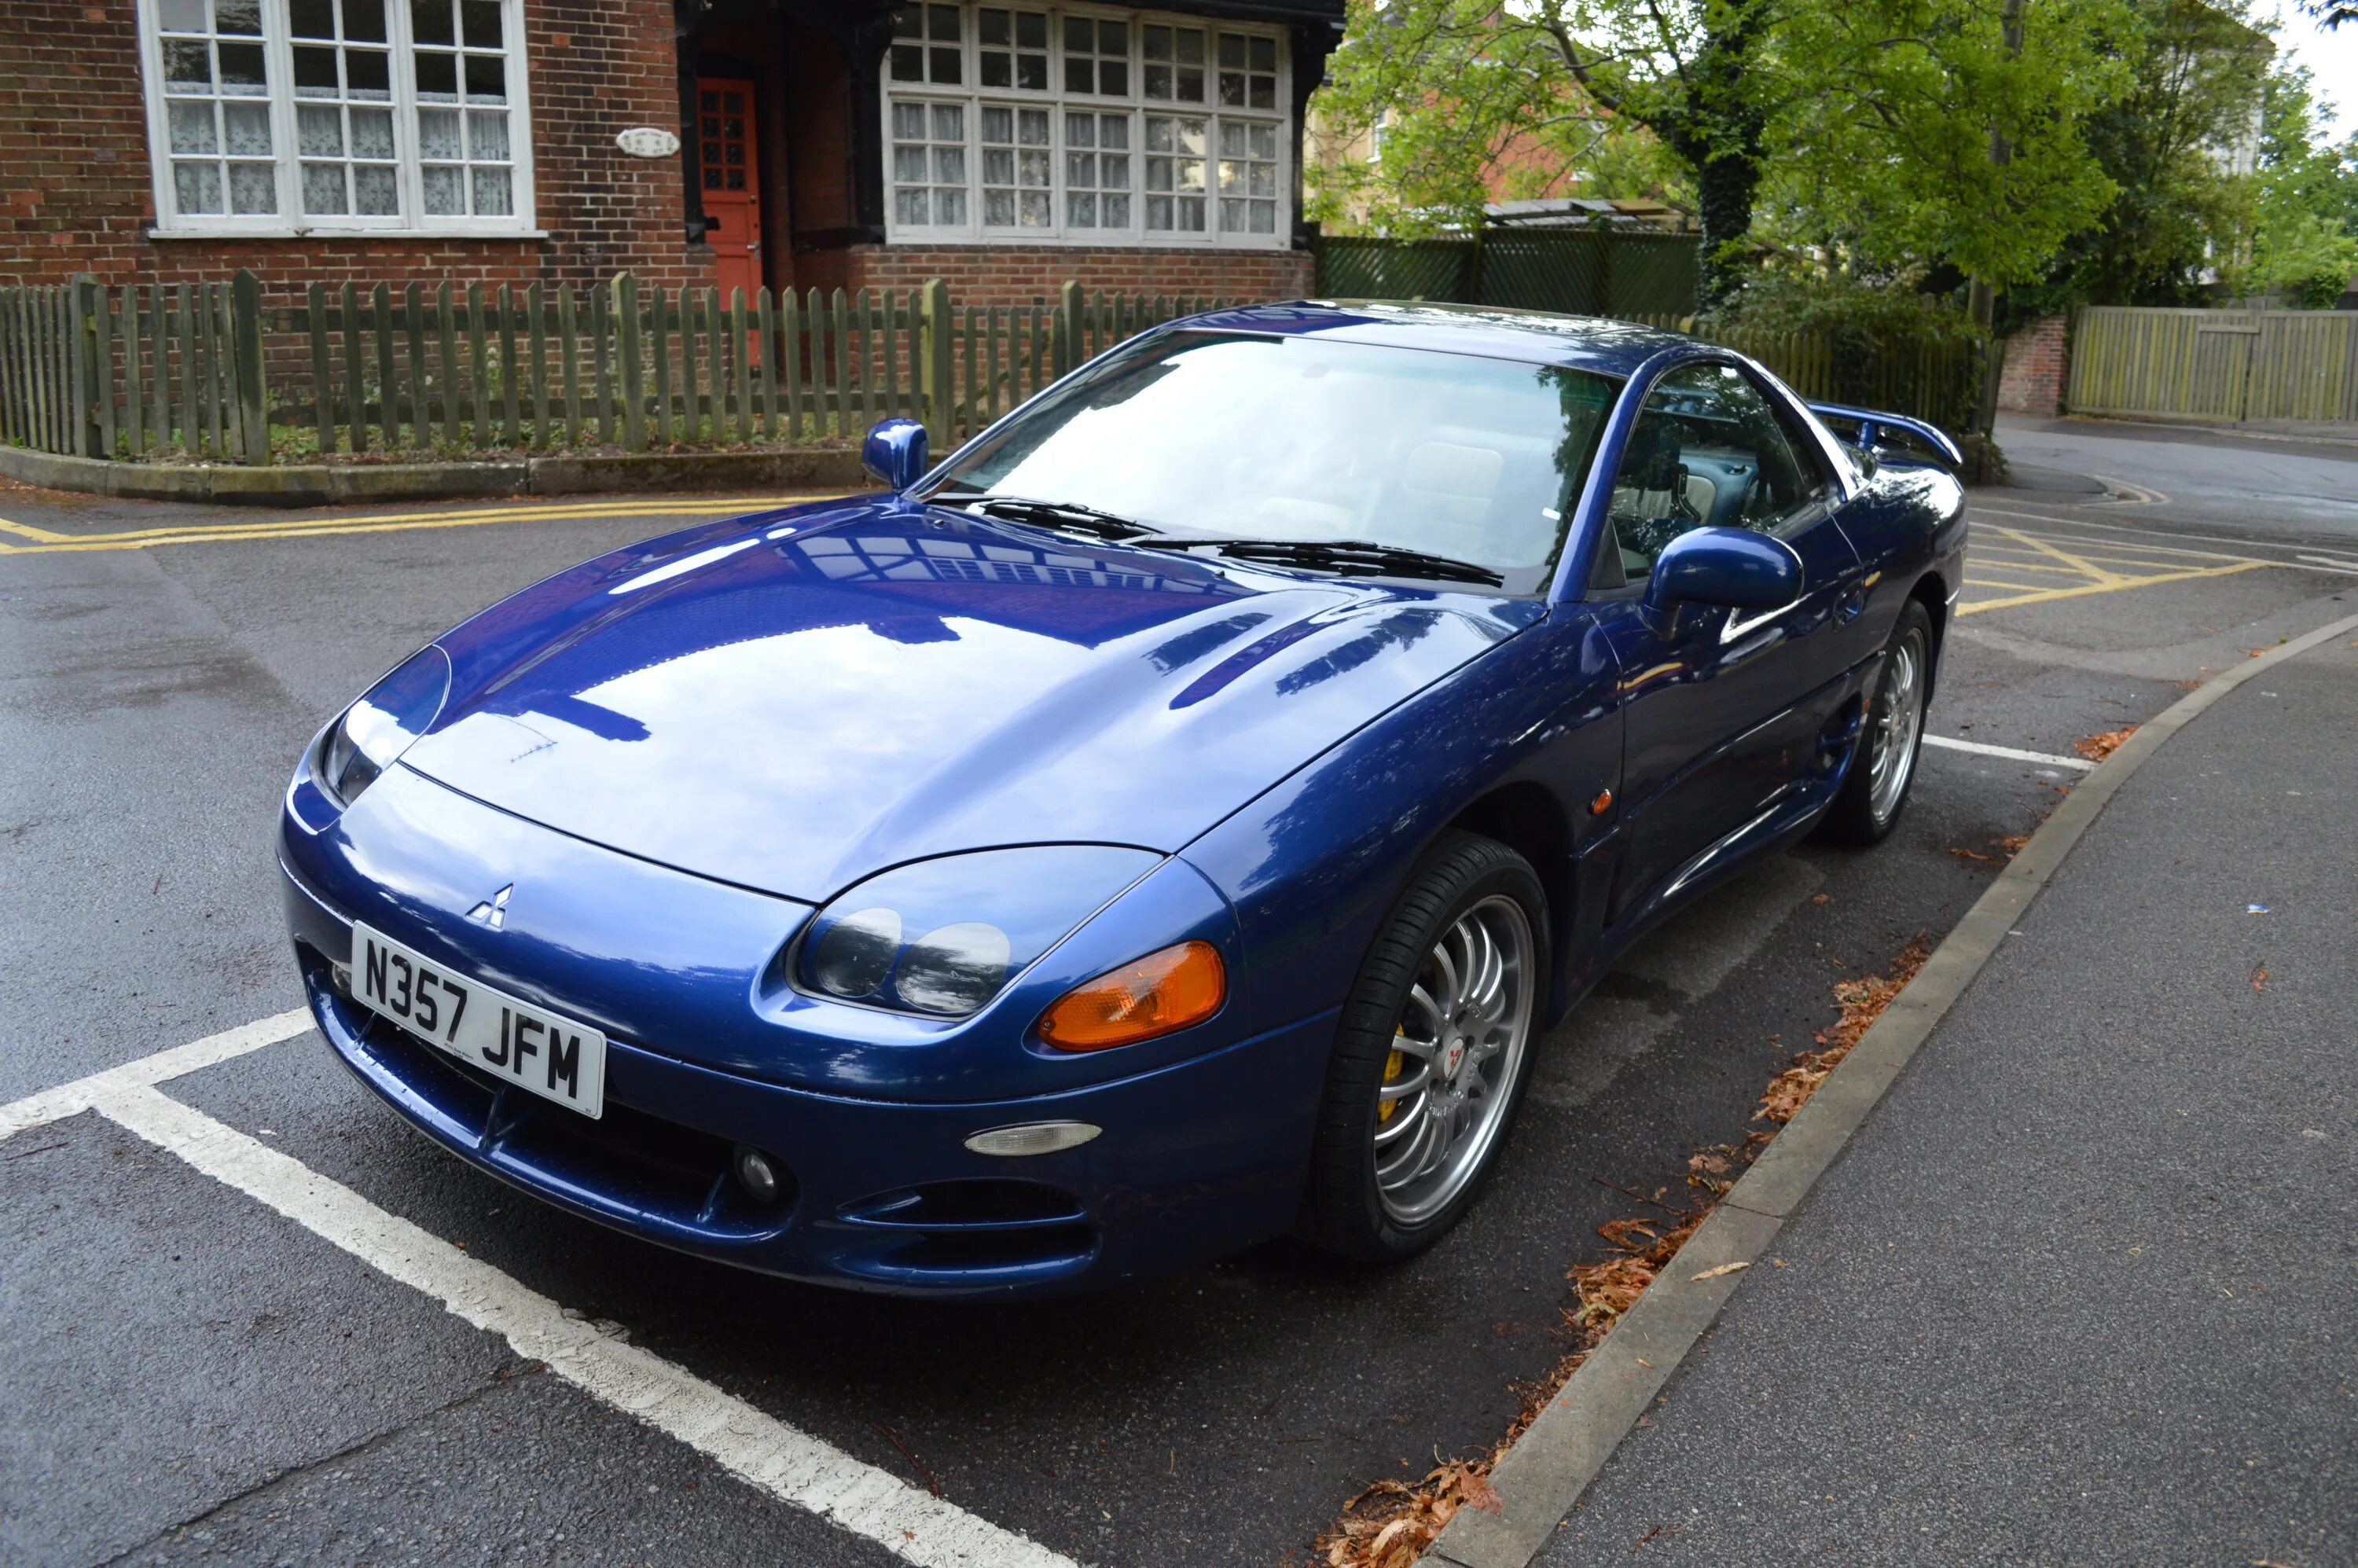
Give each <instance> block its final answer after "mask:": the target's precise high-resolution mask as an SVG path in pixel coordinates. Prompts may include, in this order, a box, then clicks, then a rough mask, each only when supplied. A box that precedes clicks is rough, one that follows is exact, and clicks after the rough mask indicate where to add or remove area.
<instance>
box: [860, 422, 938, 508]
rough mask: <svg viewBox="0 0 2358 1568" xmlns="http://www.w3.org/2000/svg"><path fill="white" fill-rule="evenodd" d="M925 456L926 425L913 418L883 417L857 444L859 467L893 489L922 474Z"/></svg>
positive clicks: (926, 462) (910, 482)
mask: <svg viewBox="0 0 2358 1568" xmlns="http://www.w3.org/2000/svg"><path fill="white" fill-rule="evenodd" d="M926 458H927V454H926V451H925V427H924V426H923V425H920V424H918V423H917V422H916V421H915V420H914V419H886V420H882V421H881V422H879V423H878V425H877V427H875V428H874V429H872V430H871V431H869V432H868V438H867V439H866V440H865V441H862V442H861V443H860V467H862V468H864V469H866V470H868V471H869V472H870V473H871V474H873V475H875V476H876V478H877V479H879V480H880V481H882V482H883V483H885V484H886V485H889V486H891V487H892V489H893V490H894V491H896V492H897V491H904V490H906V489H908V488H909V487H910V486H911V485H913V484H914V483H916V482H917V481H918V480H920V479H922V478H923V477H925V470H926V469H927V468H929V467H930V466H932V465H931V464H930V463H929V462H928V461H927V460H926Z"/></svg>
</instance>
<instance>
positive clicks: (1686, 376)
mask: <svg viewBox="0 0 2358 1568" xmlns="http://www.w3.org/2000/svg"><path fill="white" fill-rule="evenodd" d="M1828 489H1829V481H1828V480H1827V477H1826V474H1825V470H1823V468H1822V467H1820V466H1819V465H1818V464H1817V463H1816V462H1814V461H1813V460H1810V459H1809V458H1808V457H1807V456H1806V455H1805V454H1804V453H1803V452H1802V451H1801V450H1797V449H1796V447H1795V444H1794V442H1793V440H1792V439H1791V438H1790V436H1789V435H1788V433H1787V429H1786V427H1785V423H1784V421H1783V420H1781V419H1779V416H1778V414H1777V411H1776V410H1775V409H1774V408H1773V407H1772V406H1770V404H1769V402H1768V398H1767V397H1765V396H1764V395H1762V394H1761V392H1760V390H1759V389H1758V387H1756V386H1754V385H1753V384H1752V383H1751V381H1750V380H1749V379H1748V378H1747V376H1746V375H1745V373H1743V372H1742V371H1741V370H1739V369H1737V368H1736V366H1734V365H1726V364H1696V365H1686V366H1683V367H1682V368H1680V369H1678V370H1675V371H1672V372H1671V373H1670V374H1668V375H1666V376H1664V377H1662V379H1661V380H1660V381H1659V382H1656V383H1655V384H1654V389H1653V391H1652V392H1650V393H1649V394H1648V395H1647V397H1646V406H1645V407H1644V408H1643V409H1641V410H1640V411H1639V415H1638V422H1637V424H1636V426H1635V427H1633V428H1632V429H1631V431H1630V434H1629V445H1628V449H1626V450H1625V451H1624V452H1623V453H1622V457H1621V467H1620V468H1619V470H1617V471H1616V473H1615V475H1614V479H1613V494H1612V500H1611V504H1610V508H1609V510H1608V512H1607V514H1606V515H1607V516H1608V518H1609V519H1610V521H1611V523H1612V526H1613V533H1614V540H1613V541H1612V542H1614V543H1617V545H1618V546H1619V551H1620V566H1621V573H1620V575H1621V577H1622V578H1623V579H1624V580H1628V579H1637V578H1641V577H1643V576H1645V575H1646V574H1647V573H1648V572H1650V571H1651V570H1652V569H1653V567H1654V558H1655V557H1657V556H1660V554H1661V553H1662V546H1665V545H1667V544H1669V543H1670V542H1671V540H1672V539H1675V538H1677V537H1678V536H1679V535H1682V534H1683V533H1685V532H1686V531H1687V530H1688V529H1690V528H1702V527H1705V526H1711V527H1719V528H1749V529H1752V530H1753V531H1755V532H1757V533H1763V534H1767V533H1774V532H1776V531H1778V530H1779V528H1781V527H1785V526H1787V525H1790V524H1798V523H1800V522H1802V521H1805V520H1806V519H1807V518H1808V517H1810V516H1813V515H1815V514H1816V508H1817V506H1818V503H1819V502H1820V501H1821V500H1822V499H1823V496H1824V495H1825V494H1826V492H1827V491H1828ZM1610 564H1611V563H1610V562H1609V561H1607V562H1604V563H1600V571H1599V580H1600V581H1602V582H1606V583H1609V582H1610V581H1611V579H1612V577H1613V574H1612V572H1611V571H1610V569H1609V568H1610Z"/></svg>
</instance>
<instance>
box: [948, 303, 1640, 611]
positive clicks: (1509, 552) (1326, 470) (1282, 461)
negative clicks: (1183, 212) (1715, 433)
mask: <svg viewBox="0 0 2358 1568" xmlns="http://www.w3.org/2000/svg"><path fill="white" fill-rule="evenodd" d="M1618 390H1619V384H1618V383H1617V382H1616V381H1613V380H1611V379H1608V378H1606V377H1604V376H1599V375H1593V374H1590V373H1585V372H1582V371H1574V370H1563V369H1559V368H1556V367H1552V366H1542V365H1533V364H1528V363H1523V362H1517V361H1511V360H1495V359H1482V358H1477V357H1476V356H1474V355H1470V354H1459V353H1449V352H1440V351H1431V350H1425V349H1403V348H1391V347H1386V346H1381V345H1375V344H1367V343H1349V342H1336V341H1329V340H1325V339H1320V338H1316V337H1296V336H1276V335H1272V334H1254V333H1238V332H1208V331H1182V332H1177V333H1173V334H1168V335H1164V336H1161V337H1157V338H1152V339H1149V340H1146V341H1142V342H1141V343H1140V344H1138V345H1137V346H1136V347H1135V348H1134V349H1132V350H1130V351H1125V352H1121V353H1118V354H1116V355H1114V356H1113V357H1111V358H1109V360H1107V361H1106V362H1104V363H1103V364H1101V365H1099V366H1098V367H1097V368H1096V369H1095V370H1093V371H1092V372H1091V373H1089V374H1087V376H1086V377H1085V378H1083V379H1082V380H1080V381H1079V382H1076V384H1073V385H1071V386H1069V387H1066V388H1064V389H1063V390H1061V391H1059V392H1057V393H1055V395H1052V396H1050V397H1048V398H1045V399H1044V400H1043V401H1041V402H1040V403H1039V404H1037V405H1036V406H1033V407H1032V408H1029V409H1027V410H1025V411H1024V412H1023V413H1022V414H1021V415H1020V416H1017V417H1016V418H1015V419H1014V420H1013V421H1011V423H1010V424H1009V425H1008V426H1007V427H1006V428H1004V429H1001V430H1000V431H998V432H996V433H995V434H993V435H992V436H991V437H990V439H988V440H987V441H984V442H982V443H981V444H979V445H978V446H977V447H976V448H974V449H973V450H971V451H969V452H968V453H966V454H965V455H964V456H963V457H961V458H960V459H959V460H957V462H956V463H955V464H954V465H953V466H951V467H950V468H949V469H948V470H946V474H945V475H944V477H943V479H942V480H941V481H939V482H938V483H937V484H936V486H935V487H934V489H933V491H932V492H931V499H933V500H934V501H936V503H953V504H956V503H968V502H971V501H973V500H977V499H979V498H981V497H984V496H989V495H1000V496H1007V497H1011V498H1012V497H1022V498H1023V499H1024V500H1026V501H1031V502H1048V503H1060V504H1063V505H1065V506H1071V507H1083V508H1088V509H1090V510H1092V511H1094V512H1096V513H1098V514H1111V515H1112V516H1114V517H1118V518H1123V519H1128V520H1130V521H1132V522H1135V523H1137V524H1141V525H1143V527H1145V528H1147V529H1151V530H1152V531H1153V532H1154V533H1155V534H1158V535H1171V536H1172V538H1171V542H1173V543H1182V544H1184V542H1185V541H1186V540H1188V539H1190V538H1202V539H1205V540H1206V541H1211V540H1219V541H1224V542H1228V544H1229V545H1231V546H1234V547H1235V548H1236V551H1237V553H1238V554H1239V555H1249V554H1250V553H1251V551H1250V549H1249V546H1242V545H1238V544H1236V542H1238V541H1247V540H1250V541H1280V542H1282V543H1283V544H1284V545H1285V546H1289V547H1291V548H1292V554H1291V555H1290V556H1289V557H1287V558H1292V559H1294V560H1296V561H1298V562H1300V563H1301V564H1303V565H1310V566H1318V565H1321V564H1323V561H1324V559H1325V556H1326V554H1327V553H1328V552H1327V550H1326V548H1325V547H1327V546H1341V545H1343V544H1345V543H1349V544H1352V545H1357V546H1378V548H1377V549H1376V550H1375V551H1372V552H1370V551H1365V550H1362V551H1360V552H1357V555H1356V556H1355V558H1354V561H1353V564H1354V565H1355V566H1356V567H1357V568H1359V569H1362V570H1366V569H1370V566H1371V563H1372V566H1373V568H1375V569H1379V571H1380V575H1384V576H1389V577H1406V578H1419V577H1446V576H1448V575H1451V574H1447V573H1442V572H1436V571H1433V570H1430V569H1422V568H1420V567H1419V565H1418V563H1416V562H1415V561H1414V560H1413V559H1410V558H1407V557H1404V556H1403V557H1398V558H1395V557H1394V555H1393V553H1394V552H1416V553H1418V554H1421V555H1423V556H1427V557H1444V559H1445V560H1446V561H1448V562H1461V563H1466V564H1467V565H1470V566H1473V567H1476V568H1481V573H1480V574H1478V575H1479V576H1480V577H1487V575H1488V574H1496V576H1497V577H1498V579H1499V581H1500V583H1501V585H1502V586H1503V588H1504V589H1505V590H1506V591H1507V592H1509V593H1534V592H1539V591H1541V590H1543V589H1545V588H1546V587H1547V583H1548V579H1549V575H1550V573H1551V571H1552V568H1553V565H1554V562H1555V557H1556V552H1557V551H1558V550H1559V549H1560V548H1561V547H1562V545H1563V533H1564V526H1565V524H1564V521H1563V519H1564V517H1565V515H1566V514H1569V513H1570V511H1571V510H1572V508H1571V504H1570V503H1569V502H1568V501H1567V499H1566V498H1567V497H1568V496H1577V495H1578V493H1579V487H1580V483H1581V481H1582V480H1583V478H1584V477H1585V472H1586V470H1587V467H1588V463H1589V461H1590V456H1591V452H1592V450H1593V448H1594V446H1595V432H1596V428H1597V427H1598V426H1599V425H1600V424H1601V423H1602V422H1603V419H1604V416H1605V413H1606V409H1607V408H1608V407H1609V406H1611V404H1612V401H1613V398H1614V396H1615V395H1616V394H1617V391H1618ZM1042 510H1043V511H1044V510H1045V509H1042ZM1033 520H1035V521H1036V520H1038V519H1037V518H1036V517H1035V518H1034V519H1033ZM1052 525H1053V524H1052ZM1271 558H1278V557H1276V556H1275V555H1271ZM1455 575H1457V576H1458V577H1459V578H1460V579H1466V580H1473V578H1469V576H1468V574H1464V573H1459V574H1455Z"/></svg>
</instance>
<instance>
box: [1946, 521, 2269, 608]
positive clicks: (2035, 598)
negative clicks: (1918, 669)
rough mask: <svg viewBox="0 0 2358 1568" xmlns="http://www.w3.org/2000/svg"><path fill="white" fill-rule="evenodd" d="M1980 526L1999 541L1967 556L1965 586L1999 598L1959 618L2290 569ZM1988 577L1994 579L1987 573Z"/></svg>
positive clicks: (1976, 604) (1974, 604)
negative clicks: (2164, 555) (2189, 561)
mask: <svg viewBox="0 0 2358 1568" xmlns="http://www.w3.org/2000/svg"><path fill="white" fill-rule="evenodd" d="M1984 527H1985V528H1986V529H1987V532H1988V533H1990V534H1991V535H1996V538H1997V539H1999V540H2001V541H2003V542H2004V543H2003V544H2002V545H2001V546H2000V547H1999V548H1997V549H1996V550H1993V549H1990V548H1987V547H1977V548H1975V549H1974V550H1973V551H1972V552H1971V555H1970V557H1969V561H1968V564H1967V566H1966V568H1965V571H1966V574H1967V575H1966V578H1965V586H1966V587H1967V588H1981V589H1997V590H1999V593H2000V597H1998V598H1995V599H1977V600H1968V601H1967V602H1966V603H1963V604H1961V605H1959V606H1958V607H1957V613H1958V614H1960V615H1974V614H1978V613H1979V612H1981V611H1985V610H2006V609H2009V608H2011V607H2013V606H2015V605H2018V604H2044V603H2047V602H2048V601H2049V600H2058V599H2084V598H2086V597H2088V596H2089V595H2091V594H2098V593H2119V592H2121V591H2123V590H2124V589H2133V588H2152V587H2154V586H2156V585H2158V584H2160V583H2166V582H2188V581H2191V580H2193V579H2197V578H2212V577H2233V576H2234V575H2235V574H2236V573H2238V572H2248V571H2257V570H2258V569H2259V568H2262V567H2289V566H2291V565H2293V563H2292V562H2289V561H2264V560H2256V559H2253V558H2251V557H2223V560H2224V561H2225V564H2224V565H2222V566H2215V567H2195V566H2188V565H2186V564H2184V563H2183V562H2180V561H2174V560H2171V561H2159V560H2152V559H2148V558H2146V557H2140V556H2137V555H2135V554H2113V553H2111V552H2110V551H2103V550H2086V551H2075V550H2067V549H2065V548H2063V547H2062V546H2061V545H2058V544H2056V543H2055V542H2054V541H2053V540H2051V539H2045V538H2041V537H2039V535H2035V534H2026V533H2024V532H2023V531H2022V530H2021V529H2019V528H1996V527H1989V526H1988V525H1987V524H1984ZM2129 548H2131V549H2133V548H2134V546H2129ZM2117 567H2128V568H2144V569H2143V570H2142V571H2138V570H2130V571H2118V570H2115V568H2117ZM1989 573H1995V574H1996V575H1986V574H1989ZM2009 574H2011V575H2013V576H2017V577H2032V578H2040V577H2050V576H2052V577H2061V578H2065V579H2071V580H2070V581H2069V583H2068V584H2052V585H2047V586H2040V585H2039V584H2038V583H2035V582H2010V581H2007V580H2006V577H2007V576H2008V575H2009Z"/></svg>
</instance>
